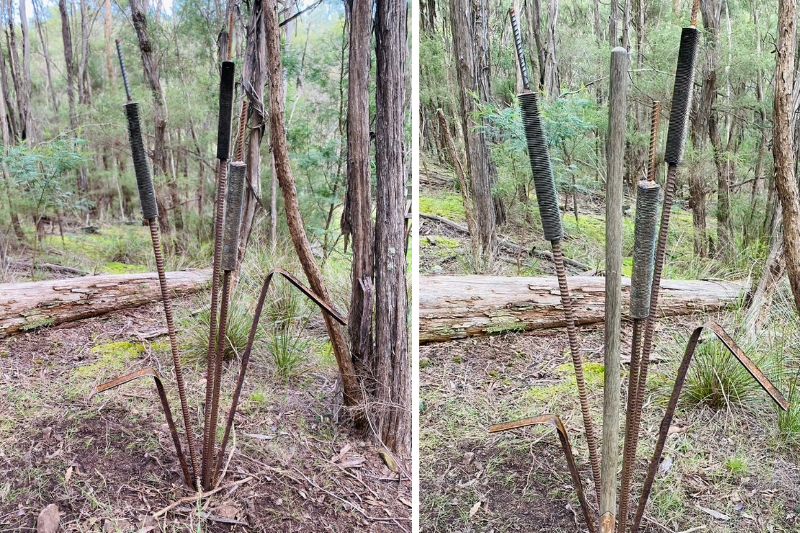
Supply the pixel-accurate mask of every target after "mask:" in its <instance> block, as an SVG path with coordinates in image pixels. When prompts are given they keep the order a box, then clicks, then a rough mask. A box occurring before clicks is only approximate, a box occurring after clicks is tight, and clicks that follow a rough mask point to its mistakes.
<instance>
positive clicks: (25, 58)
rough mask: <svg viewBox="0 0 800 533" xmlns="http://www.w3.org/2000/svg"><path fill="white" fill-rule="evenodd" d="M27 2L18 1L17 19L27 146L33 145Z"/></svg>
mask: <svg viewBox="0 0 800 533" xmlns="http://www.w3.org/2000/svg"><path fill="white" fill-rule="evenodd" d="M26 5H27V2H26V1H24V0H20V3H19V18H20V26H21V27H22V79H21V82H22V87H21V88H22V94H23V96H22V101H23V102H24V104H25V105H24V107H23V106H20V112H22V114H23V117H24V123H25V140H26V141H27V142H28V144H30V145H32V144H33V143H34V138H35V134H34V127H33V114H32V112H31V37H30V31H29V29H28V13H27V7H26Z"/></svg>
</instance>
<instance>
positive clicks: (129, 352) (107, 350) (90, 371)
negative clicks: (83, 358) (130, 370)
mask: <svg viewBox="0 0 800 533" xmlns="http://www.w3.org/2000/svg"><path fill="white" fill-rule="evenodd" d="M144 351H145V348H144V345H143V344H141V343H134V342H127V341H119V342H109V343H107V344H98V345H97V346H95V347H93V348H92V349H91V352H92V353H93V354H95V355H97V356H99V360H97V361H96V362H94V363H92V364H89V365H85V366H82V367H80V368H78V369H76V370H75V372H74V375H75V377H76V378H79V379H94V378H96V377H98V376H99V377H103V376H108V375H110V374H112V373H119V372H121V371H123V370H125V368H126V367H127V366H128V364H129V363H130V362H131V361H134V360H136V359H139V358H140V357H141V356H142V355H143V354H144Z"/></svg>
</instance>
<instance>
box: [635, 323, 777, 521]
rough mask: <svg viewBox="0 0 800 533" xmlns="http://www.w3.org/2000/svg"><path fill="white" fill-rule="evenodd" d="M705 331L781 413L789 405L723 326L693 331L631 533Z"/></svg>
mask: <svg viewBox="0 0 800 533" xmlns="http://www.w3.org/2000/svg"><path fill="white" fill-rule="evenodd" d="M704 330H711V332H712V333H714V335H716V337H717V338H718V339H719V340H720V342H722V344H723V346H725V348H726V349H727V350H728V351H729V352H730V354H731V355H733V356H734V357H735V358H736V360H737V361H739V362H740V363H741V364H742V366H743V367H744V368H745V369H746V370H747V372H748V373H749V374H750V376H752V377H753V379H754V380H755V381H756V382H757V383H758V384H759V385H760V386H761V388H762V389H764V391H765V392H766V393H767V394H768V395H769V397H770V398H771V399H772V401H773V402H775V404H776V405H777V406H778V407H779V408H781V409H782V410H784V411H787V410H788V409H789V402H788V401H787V400H786V398H785V397H784V396H783V394H781V392H780V391H779V390H778V388H777V387H775V385H773V384H772V382H771V381H770V380H769V378H767V376H765V375H764V373H763V372H762V371H761V369H759V368H758V365H756V364H755V363H754V362H753V361H752V360H751V359H750V358H749V357H747V355H746V354H745V353H744V350H742V349H741V348H740V347H739V345H738V344H736V342H735V341H734V340H733V339H732V338H731V337H730V335H728V334H727V332H725V330H724V329H723V328H722V326H720V325H719V324H717V323H716V322H708V323H707V324H705V325H703V326H700V327H698V328H696V329H695V330H694V332H692V335H691V336H690V337H689V342H688V344H687V345H686V351H685V352H684V355H683V359H682V360H681V364H680V366H679V367H678V375H677V377H676V378H675V385H674V386H673V388H672V394H671V395H670V397H669V403H668V404H667V408H666V410H665V412H664V418H663V419H662V420H661V424H660V426H659V431H658V440H657V441H656V447H655V450H654V452H653V457H652V459H650V464H649V466H648V469H647V476H646V478H645V481H644V486H643V488H642V494H641V496H640V498H639V505H638V506H637V508H636V516H635V517H634V519H633V523H632V524H631V532H632V533H636V532H638V531H639V526H640V524H641V521H642V517H643V516H644V510H645V507H646V506H647V500H648V499H649V498H650V491H651V490H652V488H653V481H654V480H655V477H656V473H657V472H658V466H659V464H660V462H661V454H662V453H663V452H664V444H665V443H666V441H667V437H668V436H669V428H670V426H671V425H672V419H673V418H674V417H675V408H676V406H677V405H678V399H679V398H680V395H681V391H682V390H683V385H684V383H685V381H686V376H687V374H688V372H689V365H690V364H691V362H692V358H693V356H694V354H695V350H696V349H697V346H698V345H699V342H700V335H701V334H702V333H703V331H704Z"/></svg>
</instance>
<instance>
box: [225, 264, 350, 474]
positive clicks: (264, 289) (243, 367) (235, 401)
mask: <svg viewBox="0 0 800 533" xmlns="http://www.w3.org/2000/svg"><path fill="white" fill-rule="evenodd" d="M276 275H277V276H281V277H283V278H284V279H286V280H287V281H288V282H289V283H291V284H292V285H293V286H294V287H295V288H296V289H297V290H299V291H300V292H302V293H303V294H304V295H305V296H306V297H307V298H308V299H309V300H311V301H312V302H314V303H315V304H317V306H318V307H319V308H320V310H321V311H322V312H323V313H325V314H327V315H329V316H331V317H332V318H333V319H334V320H336V321H337V322H338V323H339V324H341V325H342V326H347V321H345V319H344V317H343V316H342V315H341V314H340V313H339V312H338V311H336V309H334V308H333V307H331V306H329V305H328V304H327V303H326V302H325V301H324V300H323V299H322V298H320V297H319V296H318V295H317V294H316V293H314V292H313V291H312V290H311V289H309V288H308V287H306V286H305V285H303V284H302V283H300V281H299V280H298V279H297V278H296V277H294V276H293V275H291V274H289V273H288V272H286V271H285V270H280V269H278V270H273V271H272V272H270V273H269V274H267V277H266V278H265V279H264V284H263V285H262V286H261V293H260V294H259V296H258V302H257V303H256V309H255V314H254V315H253V324H252V326H250V333H249V335H248V337H247V347H246V348H245V350H244V353H242V362H241V364H240V366H239V377H238V378H237V380H236V388H235V389H234V390H233V398H232V399H231V407H230V410H229V411H228V417H227V420H226V422H225V433H224V435H223V436H222V444H220V449H219V453H218V454H217V459H216V467H215V469H214V470H215V476H214V477H216V476H217V475H218V473H219V469H220V467H221V466H222V463H223V460H224V458H225V449H226V448H227V446H228V438H229V437H230V433H231V428H232V427H233V419H234V417H235V416H236V409H237V407H238V406H239V396H240V395H241V393H242V386H243V385H244V377H245V373H246V372H247V365H248V364H249V362H250V354H251V352H252V351H253V343H254V342H255V340H256V332H257V330H258V323H259V321H260V320H261V313H262V312H263V311H264V303H265V302H266V300H267V294H268V293H269V289H270V286H271V284H272V278H274V277H275V276H276Z"/></svg>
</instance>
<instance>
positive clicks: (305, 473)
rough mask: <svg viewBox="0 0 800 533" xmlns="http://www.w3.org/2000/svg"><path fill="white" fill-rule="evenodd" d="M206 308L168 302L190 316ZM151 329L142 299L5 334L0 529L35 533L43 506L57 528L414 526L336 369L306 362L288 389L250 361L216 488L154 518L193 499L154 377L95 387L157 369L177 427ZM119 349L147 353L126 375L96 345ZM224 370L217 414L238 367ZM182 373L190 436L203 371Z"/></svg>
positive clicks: (157, 316)
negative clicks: (52, 508)
mask: <svg viewBox="0 0 800 533" xmlns="http://www.w3.org/2000/svg"><path fill="white" fill-rule="evenodd" d="M205 300H206V298H204V297H198V298H197V299H188V300H183V301H180V302H176V306H177V307H178V308H179V309H183V310H184V312H188V311H186V310H189V309H196V308H199V307H200V306H202V305H203V303H204V302H205ZM160 328H163V318H162V313H161V309H160V306H159V305H151V306H146V307H142V308H138V309H133V310H127V311H121V312H118V313H114V314H110V315H107V316H105V317H100V318H96V319H91V320H84V321H80V322H76V323H73V324H67V325H64V326H61V327H56V328H51V329H44V330H40V331H37V332H31V333H27V334H24V335H20V336H16V337H11V338H9V339H4V340H0V379H2V391H1V392H0V412H1V413H3V418H2V419H0V531H24V530H35V528H36V518H37V515H38V514H39V512H40V511H41V510H42V509H43V508H44V507H45V506H47V505H48V504H51V503H55V504H57V505H58V507H59V509H60V512H61V515H62V517H61V525H62V527H63V529H64V530H65V531H95V530H98V531H101V530H102V531H137V530H138V531H189V530H191V531H198V527H199V528H201V530H204V531H300V530H303V531H408V530H410V515H411V510H410V499H411V495H410V493H411V488H410V481H409V480H408V475H407V473H401V474H398V473H395V472H392V471H391V470H390V469H389V468H388V467H387V466H386V465H385V464H384V462H383V461H382V459H381V458H380V456H379V455H378V451H379V450H378V449H377V448H376V447H375V446H374V445H373V444H371V443H370V442H368V439H365V438H364V437H363V436H361V435H360V434H358V433H356V432H355V431H351V430H349V429H347V427H348V426H347V424H346V423H345V422H342V421H340V420H338V417H339V412H340V408H339V406H338V405H337V404H336V402H335V401H334V398H337V397H338V396H339V395H340V394H339V391H338V385H337V376H336V370H335V368H331V367H325V366H321V365H318V364H309V365H308V368H307V369H306V371H305V372H303V373H302V374H301V375H300V376H298V377H296V378H293V379H292V380H290V382H288V383H286V382H285V381H282V380H280V379H278V378H276V377H275V375H273V372H272V371H271V370H270V367H269V363H268V362H267V360H266V359H263V358H260V357H259V356H257V355H255V354H254V360H253V361H251V365H250V368H249V370H248V379H247V380H246V383H245V388H244V391H243V393H242V398H243V400H242V402H241V403H240V410H239V413H238V414H237V418H236V426H235V427H236V443H235V447H234V446H229V452H230V450H231V448H234V450H235V451H234V453H233V455H232V459H231V461H230V464H229V465H228V468H227V474H226V476H225V478H224V480H222V481H221V483H220V486H221V487H226V488H223V489H222V490H221V491H219V492H218V493H216V494H214V495H213V496H210V497H208V498H206V499H203V500H201V501H200V502H199V503H198V502H191V503H185V504H180V505H178V506H176V507H175V508H174V509H172V510H171V511H169V512H167V513H166V514H164V516H161V517H159V518H158V519H154V518H153V514H154V513H156V512H157V511H158V510H160V509H163V508H165V507H167V506H168V505H170V504H171V503H173V502H176V501H177V500H179V499H181V498H184V497H187V496H192V495H193V492H192V491H190V490H189V489H187V488H186V487H185V486H184V485H183V482H182V479H181V473H180V468H179V466H178V462H177V460H176V457H175V453H174V449H173V446H172V441H171V439H170V437H169V432H168V430H167V426H166V423H165V422H164V416H163V413H162V411H161V408H160V404H159V402H158V399H157V395H156V394H155V389H154V387H153V385H152V381H151V380H141V381H138V382H132V383H129V384H127V385H125V386H122V387H119V388H117V389H113V390H111V391H108V392H105V393H102V394H98V395H94V396H92V395H91V392H92V388H93V387H94V386H96V385H97V384H99V383H101V382H103V381H106V380H108V379H111V378H113V377H115V376H117V375H120V374H122V373H125V372H126V371H130V370H135V369H138V368H142V367H146V366H152V367H155V368H157V369H158V370H159V371H160V373H161V374H162V376H163V377H164V380H165V386H166V387H167V390H168V393H169V396H170V403H171V406H172V411H173V415H174V416H175V417H176V422H177V424H178V426H179V427H181V428H182V422H181V419H180V416H179V414H180V408H179V403H178V398H177V392H176V390H175V386H174V379H173V372H172V365H171V359H170V356H169V352H168V350H165V349H164V346H163V345H164V338H152V339H147V340H144V341H143V340H142V338H143V337H148V336H149V334H151V333H152V332H154V331H156V330H158V329H160ZM313 330H314V332H315V333H314V334H319V331H320V329H319V328H316V327H315V328H313ZM116 341H130V342H131V343H132V344H133V345H135V346H143V347H144V348H143V349H141V348H139V350H140V352H138V353H139V355H138V357H136V358H135V359H133V360H126V361H123V363H124V364H123V365H122V368H117V367H114V366H113V365H110V364H109V365H110V366H103V365H104V364H105V363H104V359H103V357H102V355H101V354H100V353H98V352H96V351H95V352H93V351H92V348H93V347H96V346H99V345H103V344H106V343H109V342H116ZM81 368H83V370H82V371H78V369H81ZM225 372H226V373H225V377H224V380H223V387H222V388H223V399H222V404H221V413H222V415H221V416H224V415H226V414H227V406H228V405H229V395H230V393H231V391H232V389H233V384H234V379H235V375H236V373H237V372H238V364H237V363H235V362H234V363H231V364H230V365H229V366H228V368H227V369H226V371H225ZM184 374H185V379H186V383H187V392H188V396H189V398H190V405H191V406H192V409H193V411H194V413H195V417H194V418H195V420H194V423H195V428H196V431H195V432H196V433H197V435H198V440H199V433H200V429H201V426H202V406H201V401H202V398H203V395H204V390H205V380H204V374H205V369H204V367H203V366H199V367H194V366H192V365H187V366H185V367H184ZM254 392H258V394H257V395H254V394H253V393H254ZM198 424H199V425H198ZM181 433H182V431H181ZM184 448H185V444H184Z"/></svg>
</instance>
